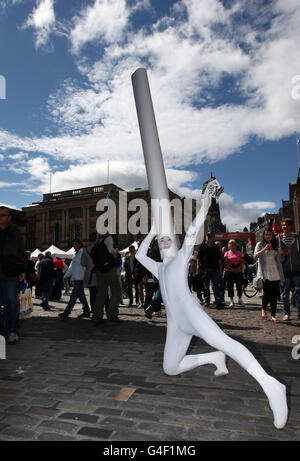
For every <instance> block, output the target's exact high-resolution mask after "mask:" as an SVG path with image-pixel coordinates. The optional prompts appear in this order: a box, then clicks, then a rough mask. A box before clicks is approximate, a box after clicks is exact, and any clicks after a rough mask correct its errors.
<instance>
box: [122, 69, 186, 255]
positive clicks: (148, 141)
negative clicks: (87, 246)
mask: <svg viewBox="0 0 300 461" xmlns="http://www.w3.org/2000/svg"><path fill="white" fill-rule="evenodd" d="M131 80H132V86H133V92H134V98H135V104H136V110H137V116H138V122H139V127H140V134H141V141H142V146H143V153H144V159H145V166H146V172H147V178H148V184H149V190H150V196H151V211H152V215H153V218H154V222H155V226H156V233H157V235H158V244H159V249H160V254H161V257H162V259H164V258H165V257H171V256H175V255H176V253H177V251H178V246H177V240H176V236H175V234H174V224H173V218H172V214H171V207H170V199H169V191H168V186H167V179H166V173H165V168H164V162H163V158H162V153H161V147H160V142H159V136H158V131H157V126H156V121H155V115H154V109H153V104H152V98H151V93H150V87H149V82H148V77H147V72H146V69H143V68H140V69H137V70H136V71H135V72H134V74H133V75H132V77H131Z"/></svg>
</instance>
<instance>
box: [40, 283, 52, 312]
mask: <svg viewBox="0 0 300 461" xmlns="http://www.w3.org/2000/svg"><path fill="white" fill-rule="evenodd" d="M41 288H42V293H43V294H42V303H43V305H44V307H48V301H49V298H50V296H51V293H52V290H53V282H44V283H42V284H41Z"/></svg>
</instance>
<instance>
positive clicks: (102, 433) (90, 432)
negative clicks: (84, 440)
mask: <svg viewBox="0 0 300 461" xmlns="http://www.w3.org/2000/svg"><path fill="white" fill-rule="evenodd" d="M112 432H113V431H112V430H107V429H103V428H101V427H90V426H85V427H82V428H81V429H80V430H79V431H78V433H77V434H78V435H85V436H88V437H92V438H94V439H101V440H107V439H108V438H109V437H110V435H111V434H112Z"/></svg>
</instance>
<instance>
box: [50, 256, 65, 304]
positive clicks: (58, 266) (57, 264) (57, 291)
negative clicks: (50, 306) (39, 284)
mask: <svg viewBox="0 0 300 461" xmlns="http://www.w3.org/2000/svg"><path fill="white" fill-rule="evenodd" d="M53 264H54V268H55V269H54V274H55V276H54V287H53V292H52V296H53V298H54V300H55V301H60V298H61V291H62V288H63V264H64V262H63V260H62V259H61V258H59V257H56V258H55V259H54V260H53Z"/></svg>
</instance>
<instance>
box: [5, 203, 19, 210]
mask: <svg viewBox="0 0 300 461" xmlns="http://www.w3.org/2000/svg"><path fill="white" fill-rule="evenodd" d="M0 206H5V207H7V208H11V209H12V210H19V211H21V210H20V208H17V207H16V206H15V205H10V204H8V203H4V202H0Z"/></svg>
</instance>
